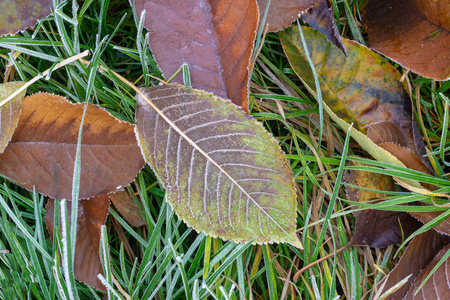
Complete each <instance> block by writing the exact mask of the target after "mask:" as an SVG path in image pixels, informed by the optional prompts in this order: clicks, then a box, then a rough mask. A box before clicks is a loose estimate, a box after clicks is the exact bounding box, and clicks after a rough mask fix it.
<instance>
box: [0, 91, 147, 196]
mask: <svg viewBox="0 0 450 300" xmlns="http://www.w3.org/2000/svg"><path fill="white" fill-rule="evenodd" d="M83 108H84V104H73V103H70V102H68V101H67V100H66V99H65V98H63V97H60V96H56V95H52V94H47V93H38V94H34V95H32V96H30V97H27V98H25V99H24V100H23V112H22V115H21V117H20V119H19V124H18V125H17V129H16V131H15V132H14V135H13V137H12V140H11V142H10V143H9V144H8V146H7V147H6V149H5V151H4V152H3V153H2V154H1V155H0V173H1V174H3V175H5V176H7V177H9V178H11V179H13V180H15V181H17V182H19V183H20V184H21V185H22V186H23V187H25V188H27V189H29V190H33V186H35V187H36V191H37V192H39V193H42V194H45V195H48V196H50V197H52V198H55V199H71V197H72V194H71V192H72V177H73V168H74V164H75V153H76V148H77V140H78V131H79V128H80V123H81V117H82V114H83ZM133 130H134V126H133V125H131V124H129V123H126V122H122V121H119V120H117V119H116V118H114V117H112V116H111V115H110V114H109V113H107V112H106V111H104V110H103V109H101V108H99V107H96V106H93V105H89V107H88V108H87V112H86V118H85V120H84V124H83V136H82V141H81V174H80V176H81V177H80V198H81V199H84V198H90V197H93V196H97V195H100V194H106V193H109V192H113V191H116V190H120V189H123V187H124V186H127V185H128V184H129V183H130V182H131V181H132V180H133V179H134V178H135V176H136V174H137V173H138V172H139V170H140V169H141V168H142V167H143V165H144V160H143V158H142V154H141V151H140V149H139V146H138V144H137V141H136V136H135V134H134V132H133Z"/></svg>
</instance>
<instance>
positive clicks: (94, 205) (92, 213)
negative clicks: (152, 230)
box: [45, 195, 109, 291]
mask: <svg viewBox="0 0 450 300" xmlns="http://www.w3.org/2000/svg"><path fill="white" fill-rule="evenodd" d="M108 209H109V199H108V196H107V195H102V196H98V197H94V198H92V199H89V200H80V201H79V205H78V219H77V242H76V245H75V254H74V264H73V269H74V273H75V278H77V279H78V280H80V281H82V282H84V283H87V284H89V285H90V286H92V287H94V288H96V289H98V290H101V291H106V288H105V286H104V285H103V284H102V283H101V281H100V280H99V279H98V278H97V274H102V275H103V268H102V265H101V262H100V257H99V254H100V252H99V251H100V236H101V229H100V228H101V226H102V225H104V224H105V222H106V218H107V216H108ZM54 212H55V200H53V199H49V200H48V203H47V208H46V212H45V223H46V224H47V229H48V232H49V233H50V238H51V239H52V240H53V234H54V232H53V231H54V228H53V225H54V219H55V214H54ZM71 213H72V208H71V205H70V202H69V203H68V205H67V215H68V217H69V224H70V215H71Z"/></svg>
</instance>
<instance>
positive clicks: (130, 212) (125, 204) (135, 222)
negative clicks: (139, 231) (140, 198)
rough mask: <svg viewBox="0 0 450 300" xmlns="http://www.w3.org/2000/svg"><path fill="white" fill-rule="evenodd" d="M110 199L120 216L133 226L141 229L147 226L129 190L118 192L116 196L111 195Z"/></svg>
mask: <svg viewBox="0 0 450 300" xmlns="http://www.w3.org/2000/svg"><path fill="white" fill-rule="evenodd" d="M109 199H111V202H112V203H113V204H114V207H115V208H117V210H118V211H119V212H120V214H121V215H122V216H123V217H124V219H125V220H126V221H127V222H128V223H129V224H130V225H131V226H134V227H140V226H144V225H145V224H146V223H145V222H144V220H142V218H141V215H140V213H139V208H138V207H137V206H136V204H135V203H134V201H133V198H132V197H131V195H130V193H129V192H128V191H127V190H123V191H117V192H115V193H114V194H110V195H109Z"/></svg>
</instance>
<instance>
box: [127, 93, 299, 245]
mask: <svg viewBox="0 0 450 300" xmlns="http://www.w3.org/2000/svg"><path fill="white" fill-rule="evenodd" d="M142 91H143V93H144V94H145V95H146V96H147V97H148V98H149V99H150V101H151V102H152V103H153V104H154V105H155V106H156V107H157V108H158V109H159V110H160V111H159V112H156V111H155V110H154V109H153V108H152V107H151V106H150V105H149V104H148V103H147V102H146V101H145V99H144V98H143V97H141V96H138V99H137V102H138V106H137V112H136V131H137V134H138V139H139V143H140V146H141V148H142V151H143V154H144V157H145V159H146V161H147V163H148V164H149V165H150V166H151V167H152V168H153V170H154V171H155V173H156V175H157V176H158V178H159V180H160V181H161V182H162V184H163V185H164V187H165V189H166V199H167V200H168V201H169V203H171V205H172V206H173V208H174V210H175V212H176V213H177V214H178V216H179V217H180V218H182V219H183V220H184V221H185V222H186V223H187V224H188V225H189V226H192V227H194V228H195V229H196V230H198V231H201V232H204V233H206V234H208V235H211V236H214V237H217V236H218V237H221V238H223V239H229V240H232V241H237V242H245V241H249V240H252V239H254V238H256V240H255V242H256V243H270V242H288V243H291V244H294V245H296V246H299V247H301V244H300V241H299V240H298V239H297V236H296V233H295V224H296V222H295V219H296V205H297V204H296V198H297V197H296V193H295V185H294V181H293V178H292V171H291V169H290V165H289V163H288V162H287V160H286V157H285V155H284V153H283V152H282V151H281V149H280V148H279V146H278V143H277V141H276V140H274V139H273V137H272V136H271V135H270V134H269V133H267V131H266V130H265V129H264V128H263V127H262V126H261V124H260V123H258V122H257V121H255V120H254V119H253V118H251V117H249V116H248V115H247V114H245V113H244V111H243V110H242V109H240V108H238V107H236V106H235V105H234V104H232V103H231V102H229V101H227V100H224V99H220V98H217V97H214V96H213V95H212V94H209V93H205V92H202V91H197V90H190V89H188V88H185V87H182V86H175V85H165V86H160V87H154V88H150V89H143V90H142ZM169 122H170V123H169Z"/></svg>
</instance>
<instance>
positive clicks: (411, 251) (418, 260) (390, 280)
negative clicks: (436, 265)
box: [377, 230, 450, 300]
mask: <svg viewBox="0 0 450 300" xmlns="http://www.w3.org/2000/svg"><path fill="white" fill-rule="evenodd" d="M449 242H450V238H449V237H448V236H445V235H442V234H439V233H437V232H436V231H435V230H428V231H427V232H425V233H422V234H420V235H418V236H416V237H415V238H414V239H413V240H412V241H411V243H410V244H409V245H408V247H407V248H406V250H405V252H404V253H403V255H402V257H401V258H400V261H399V262H398V264H397V265H396V266H395V268H394V269H393V270H392V271H391V272H390V273H389V274H388V275H387V276H386V277H384V278H383V280H382V281H381V282H380V283H379V284H378V286H377V288H378V289H380V287H382V286H383V285H384V284H385V283H386V284H385V286H384V288H383V291H387V290H389V289H390V288H391V287H393V286H394V285H396V284H397V283H398V282H399V281H401V280H403V279H404V278H406V277H407V276H409V275H410V274H411V275H412V276H411V277H410V278H409V280H408V281H407V283H405V284H404V285H403V286H402V287H401V288H400V289H398V290H397V291H396V292H395V293H393V294H391V295H390V296H389V299H392V300H397V299H403V297H404V295H405V294H406V292H407V291H408V289H409V287H410V285H411V283H412V282H413V281H414V279H415V278H416V277H417V275H418V274H419V273H420V271H421V270H422V269H423V268H424V267H425V266H426V265H428V264H429V263H430V261H431V260H432V259H433V257H434V256H435V255H436V253H438V252H439V250H441V249H442V248H443V247H444V246H446V245H448V243H449ZM378 294H382V292H381V293H380V292H378Z"/></svg>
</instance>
